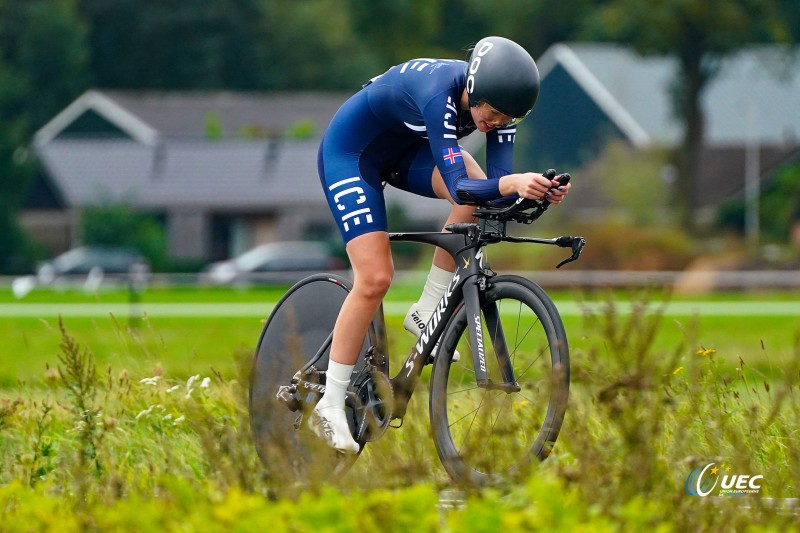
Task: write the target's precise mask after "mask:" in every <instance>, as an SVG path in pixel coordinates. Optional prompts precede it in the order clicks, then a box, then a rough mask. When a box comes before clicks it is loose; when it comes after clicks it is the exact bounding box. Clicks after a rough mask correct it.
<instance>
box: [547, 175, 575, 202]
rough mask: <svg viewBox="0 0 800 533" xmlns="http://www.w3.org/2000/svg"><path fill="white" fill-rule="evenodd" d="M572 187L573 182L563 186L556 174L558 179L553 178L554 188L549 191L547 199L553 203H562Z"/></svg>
mask: <svg viewBox="0 0 800 533" xmlns="http://www.w3.org/2000/svg"><path fill="white" fill-rule="evenodd" d="M570 187H572V184H571V183H567V184H566V185H564V186H561V185H560V184H559V183H558V176H556V179H555V180H553V188H552V189H550V190H549V192H547V200H548V201H549V202H550V203H551V204H560V203H561V202H563V201H564V197H565V196H566V195H567V193H568V192H569V189H570Z"/></svg>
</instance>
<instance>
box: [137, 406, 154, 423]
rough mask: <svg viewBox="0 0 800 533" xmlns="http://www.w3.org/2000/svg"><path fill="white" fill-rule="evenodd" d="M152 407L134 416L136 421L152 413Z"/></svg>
mask: <svg viewBox="0 0 800 533" xmlns="http://www.w3.org/2000/svg"><path fill="white" fill-rule="evenodd" d="M153 407H155V405H151V406H150V407H148V408H147V409H145V410H144V411H141V412H140V413H139V414H138V415H136V420H139V419H140V418H142V417H143V416H145V415H149V414H150V413H152V412H153Z"/></svg>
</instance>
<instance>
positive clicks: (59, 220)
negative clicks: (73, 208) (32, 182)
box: [19, 209, 75, 255]
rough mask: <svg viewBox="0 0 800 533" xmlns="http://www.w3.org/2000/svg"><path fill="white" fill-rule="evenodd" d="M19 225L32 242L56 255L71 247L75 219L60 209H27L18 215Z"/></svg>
mask: <svg viewBox="0 0 800 533" xmlns="http://www.w3.org/2000/svg"><path fill="white" fill-rule="evenodd" d="M19 222H20V225H21V226H22V229H23V230H24V231H25V233H27V234H28V236H30V237H31V238H32V239H33V240H35V241H36V242H38V243H41V244H42V245H43V246H45V247H46V248H47V251H48V252H49V253H50V254H51V255H58V254H60V253H62V252H65V251H67V250H68V249H69V248H71V247H72V246H73V244H74V243H73V238H74V233H75V217H74V216H73V215H72V214H71V213H69V212H68V211H63V210H60V209H46V210H43V209H28V210H25V211H23V212H22V213H20V217H19Z"/></svg>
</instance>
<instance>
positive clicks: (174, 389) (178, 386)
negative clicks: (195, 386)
mask: <svg viewBox="0 0 800 533" xmlns="http://www.w3.org/2000/svg"><path fill="white" fill-rule="evenodd" d="M180 388H181V386H180V385H175V386H174V387H170V388H168V389H167V393H170V392H175V391H176V390H178V389H180Z"/></svg>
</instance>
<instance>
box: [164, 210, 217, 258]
mask: <svg viewBox="0 0 800 533" xmlns="http://www.w3.org/2000/svg"><path fill="white" fill-rule="evenodd" d="M210 232H211V219H210V217H209V216H208V214H207V213H205V212H203V211H199V210H193V211H189V210H186V211H184V210H173V211H170V212H169V213H167V255H168V257H170V258H171V259H179V260H205V259H207V258H208V256H209V249H208V248H209V242H210Z"/></svg>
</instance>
